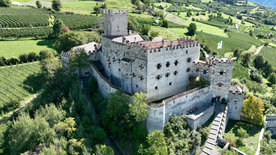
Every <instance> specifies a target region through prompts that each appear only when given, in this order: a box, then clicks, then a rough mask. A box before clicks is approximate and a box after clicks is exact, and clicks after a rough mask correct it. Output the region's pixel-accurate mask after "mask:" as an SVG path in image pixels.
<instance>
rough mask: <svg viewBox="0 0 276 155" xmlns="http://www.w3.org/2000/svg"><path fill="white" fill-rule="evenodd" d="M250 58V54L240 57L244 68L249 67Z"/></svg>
mask: <svg viewBox="0 0 276 155" xmlns="http://www.w3.org/2000/svg"><path fill="white" fill-rule="evenodd" d="M250 57H251V53H245V54H244V55H243V56H242V60H241V64H242V65H243V66H245V67H248V66H249V62H250Z"/></svg>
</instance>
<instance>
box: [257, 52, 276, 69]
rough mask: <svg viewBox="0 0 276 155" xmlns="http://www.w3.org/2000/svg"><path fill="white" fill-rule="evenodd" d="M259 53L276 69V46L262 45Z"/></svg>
mask: <svg viewBox="0 0 276 155" xmlns="http://www.w3.org/2000/svg"><path fill="white" fill-rule="evenodd" d="M260 53H261V54H262V55H263V56H264V57H265V59H266V60H267V61H268V62H269V63H270V64H271V65H272V67H273V68H274V69H276V48H269V47H263V49H262V50H261V52H260Z"/></svg>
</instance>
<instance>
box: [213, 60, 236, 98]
mask: <svg viewBox="0 0 276 155" xmlns="http://www.w3.org/2000/svg"><path fill="white" fill-rule="evenodd" d="M233 68H234V64H233V61H232V60H228V59H220V58H218V59H216V60H215V62H214V64H213V66H212V73H211V89H212V92H213V96H214V97H220V98H221V99H222V98H225V99H227V98H228V94H229V88H230V85H231V79H232V72H233Z"/></svg>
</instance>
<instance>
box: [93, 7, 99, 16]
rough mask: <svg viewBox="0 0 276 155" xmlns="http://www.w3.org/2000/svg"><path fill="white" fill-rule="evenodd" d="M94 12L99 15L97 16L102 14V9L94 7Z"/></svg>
mask: <svg viewBox="0 0 276 155" xmlns="http://www.w3.org/2000/svg"><path fill="white" fill-rule="evenodd" d="M94 11H95V13H96V14H97V16H98V15H99V14H100V13H101V8H100V7H98V6H95V7H94Z"/></svg>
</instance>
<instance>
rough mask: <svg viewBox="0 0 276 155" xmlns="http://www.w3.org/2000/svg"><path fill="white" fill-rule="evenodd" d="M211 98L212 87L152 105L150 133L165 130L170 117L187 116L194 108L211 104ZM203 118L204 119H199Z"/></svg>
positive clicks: (148, 126) (195, 90) (148, 125)
mask: <svg viewBox="0 0 276 155" xmlns="http://www.w3.org/2000/svg"><path fill="white" fill-rule="evenodd" d="M211 98H212V92H211V90H210V87H206V88H203V89H199V88H195V89H192V90H189V91H186V92H183V93H180V94H178V95H176V96H173V97H171V98H169V99H166V100H163V102H162V103H159V104H155V105H151V106H150V110H149V115H148V118H147V129H148V132H152V131H153V130H163V128H164V125H165V123H166V122H167V121H168V120H169V118H170V116H172V115H174V114H175V115H181V114H186V113H187V111H188V110H190V109H192V108H194V107H200V106H203V105H204V104H209V103H210V101H211ZM201 118H202V117H200V118H199V119H201ZM204 119H206V118H204ZM207 120H208V119H207ZM199 122H202V123H203V122H204V121H201V120H199Z"/></svg>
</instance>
